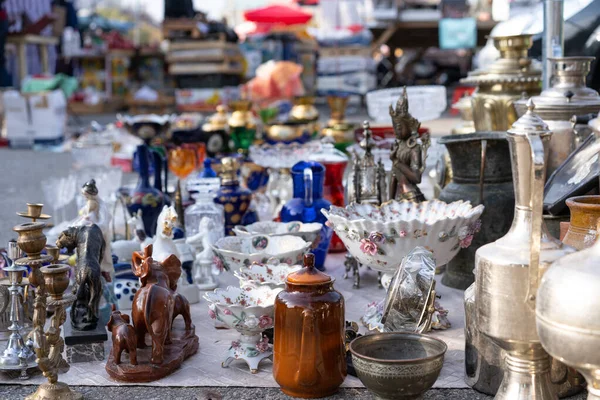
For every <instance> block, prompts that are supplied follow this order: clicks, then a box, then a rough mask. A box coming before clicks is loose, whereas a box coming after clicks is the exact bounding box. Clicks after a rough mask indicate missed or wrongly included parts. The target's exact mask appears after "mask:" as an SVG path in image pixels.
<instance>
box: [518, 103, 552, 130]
mask: <svg viewBox="0 0 600 400" xmlns="http://www.w3.org/2000/svg"><path fill="white" fill-rule="evenodd" d="M534 109H535V104H534V103H533V100H531V99H529V100H527V112H526V113H525V114H524V115H523V116H522V117H521V118H519V119H518V120H516V121H515V123H514V124H512V126H511V128H510V129H509V130H508V133H509V134H511V135H517V136H527V135H528V134H531V133H536V134H538V135H542V136H544V135H549V134H551V133H552V132H551V131H550V129H548V125H547V124H546V123H545V122H544V120H543V119H541V118H540V116H539V115H537V114H536V113H534V112H533V110H534Z"/></svg>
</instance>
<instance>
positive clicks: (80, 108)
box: [67, 101, 104, 115]
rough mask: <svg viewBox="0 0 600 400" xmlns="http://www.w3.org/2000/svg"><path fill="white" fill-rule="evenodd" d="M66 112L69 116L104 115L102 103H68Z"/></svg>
mask: <svg viewBox="0 0 600 400" xmlns="http://www.w3.org/2000/svg"><path fill="white" fill-rule="evenodd" d="M67 110H68V112H69V114H74V115H94V114H102V113H104V103H98V104H94V105H90V104H85V103H84V102H80V101H70V102H69V104H68V106H67Z"/></svg>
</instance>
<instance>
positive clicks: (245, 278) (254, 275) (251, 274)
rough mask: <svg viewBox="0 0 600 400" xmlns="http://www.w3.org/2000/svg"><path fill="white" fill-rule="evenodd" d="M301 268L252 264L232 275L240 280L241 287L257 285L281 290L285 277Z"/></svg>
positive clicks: (277, 264) (281, 264)
mask: <svg viewBox="0 0 600 400" xmlns="http://www.w3.org/2000/svg"><path fill="white" fill-rule="evenodd" d="M301 268H302V266H301V265H289V264H286V263H276V264H271V263H269V264H252V265H250V266H248V267H242V268H240V269H239V271H235V272H234V273H233V274H234V275H235V276H236V277H237V278H238V279H239V280H240V286H241V287H245V286H246V285H258V286H268V287H270V288H271V289H279V290H281V289H283V287H284V286H285V279H286V278H287V276H288V275H289V274H291V273H292V272H296V271H298V270H300V269H301Z"/></svg>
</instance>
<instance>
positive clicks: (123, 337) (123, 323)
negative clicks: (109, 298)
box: [106, 304, 137, 365]
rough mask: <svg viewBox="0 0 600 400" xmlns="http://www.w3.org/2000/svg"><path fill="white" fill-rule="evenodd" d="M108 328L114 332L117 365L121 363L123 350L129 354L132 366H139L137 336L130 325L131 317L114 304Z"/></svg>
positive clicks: (113, 350)
mask: <svg viewBox="0 0 600 400" xmlns="http://www.w3.org/2000/svg"><path fill="white" fill-rule="evenodd" d="M106 327H107V328H108V330H109V331H111V332H112V355H113V359H114V361H115V364H120V363H121V354H122V353H123V350H125V351H126V352H127V353H129V362H130V364H131V365H137V336H136V334H135V329H134V328H133V326H131V325H129V315H126V314H121V311H117V310H116V308H115V306H114V304H113V306H112V313H111V315H110V319H109V320H108V324H106Z"/></svg>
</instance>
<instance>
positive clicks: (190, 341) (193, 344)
mask: <svg viewBox="0 0 600 400" xmlns="http://www.w3.org/2000/svg"><path fill="white" fill-rule="evenodd" d="M178 322H181V321H176V322H174V323H173V329H172V331H171V335H172V336H171V337H172V342H171V344H166V345H165V351H164V361H163V363H162V364H152V363H150V358H151V356H152V346H150V345H149V340H148V339H149V336H147V337H146V339H147V340H146V344H147V346H146V347H145V348H143V349H137V362H138V365H131V364H130V363H129V358H128V357H127V356H126V354H127V353H125V352H124V353H123V354H122V356H121V363H120V364H118V365H117V364H115V360H114V358H113V354H112V352H110V354H109V355H108V361H107V362H106V372H108V375H110V376H111V377H112V378H114V379H116V380H119V381H123V382H134V383H143V382H152V381H156V380H159V379H161V378H164V377H165V376H167V375H170V374H172V373H173V372H174V371H175V370H176V369H177V368H179V366H180V365H181V364H182V363H183V361H184V360H185V359H186V358H188V357H189V356H191V355H193V354H196V352H197V351H198V336H196V330H195V329H192V330H191V331H187V332H186V330H185V328H184V327H183V324H178Z"/></svg>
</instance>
